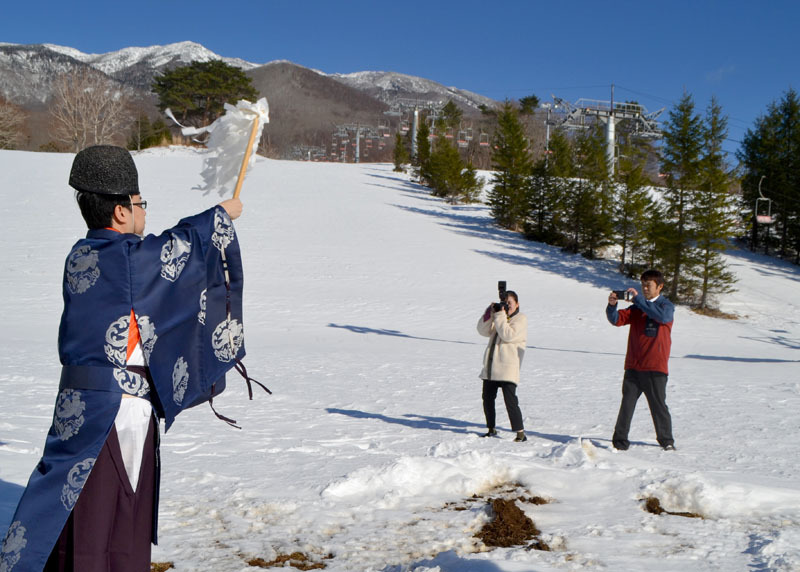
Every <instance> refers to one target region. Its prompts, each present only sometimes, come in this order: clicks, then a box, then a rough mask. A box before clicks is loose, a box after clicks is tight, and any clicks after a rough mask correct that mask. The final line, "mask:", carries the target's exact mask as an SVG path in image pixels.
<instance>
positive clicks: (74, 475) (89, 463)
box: [61, 457, 95, 510]
mask: <svg viewBox="0 0 800 572" xmlns="http://www.w3.org/2000/svg"><path fill="white" fill-rule="evenodd" d="M94 462H95V459H94V458H92V457H89V458H88V459H84V460H83V461H78V462H77V463H75V464H74V465H73V466H72V468H71V469H70V470H69V474H68V475H67V482H66V484H65V485H64V486H63V488H62V489H61V504H63V505H64V508H65V509H67V510H72V509H73V508H74V507H75V503H76V502H78V496H79V495H80V494H81V490H83V485H85V484H86V479H88V478H89V473H91V472H92V467H94Z"/></svg>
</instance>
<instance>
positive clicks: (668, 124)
mask: <svg viewBox="0 0 800 572" xmlns="http://www.w3.org/2000/svg"><path fill="white" fill-rule="evenodd" d="M535 105H538V99H537V98H535V96H529V97H527V98H523V99H521V100H520V101H519V102H516V103H514V102H510V101H506V102H505V103H504V104H503V105H502V106H501V107H499V108H498V109H495V110H484V115H486V116H488V117H491V118H492V119H493V120H494V123H495V124H494V128H493V135H492V140H491V145H490V149H491V163H490V168H491V170H492V176H491V179H490V181H488V182H489V185H488V190H487V193H486V197H485V200H486V202H487V204H488V205H489V208H490V212H491V214H492V217H493V218H494V220H495V222H496V223H497V224H498V225H499V226H501V227H503V228H507V229H510V230H513V231H516V232H520V233H523V234H524V236H525V237H526V238H528V239H529V240H535V241H539V242H544V243H547V244H551V245H556V246H559V247H561V248H563V249H564V250H565V251H568V252H572V253H576V254H581V255H583V256H586V257H588V258H595V257H599V256H602V257H609V256H615V257H617V259H618V260H619V269H620V272H622V273H624V274H625V275H627V276H629V277H631V278H634V279H635V278H637V277H638V276H639V275H640V274H641V272H642V271H644V270H645V269H647V268H658V269H660V270H661V271H662V272H663V273H664V275H665V277H666V279H667V285H666V288H665V294H666V295H668V296H669V297H670V298H671V299H672V300H673V301H674V302H677V303H682V304H687V305H690V306H692V307H694V308H695V309H697V310H698V311H703V312H712V313H713V312H714V310H715V305H716V303H717V302H718V300H719V296H720V295H723V294H725V293H728V292H731V291H732V290H733V289H734V288H735V281H736V279H735V276H734V274H733V273H732V272H731V271H730V270H729V269H728V267H727V264H726V262H725V258H724V256H723V253H724V252H725V250H727V249H728V248H729V247H730V246H731V241H732V240H735V239H742V240H744V241H745V242H746V244H747V245H748V246H749V247H750V248H751V249H753V250H763V251H764V252H767V253H771V254H775V255H779V256H781V257H782V258H785V259H789V260H792V261H793V262H794V263H795V264H800V98H798V95H797V92H796V91H794V90H793V89H790V90H788V91H787V92H786V93H785V94H784V96H783V97H782V98H781V100H779V101H776V102H775V103H773V104H772V105H770V106H769V108H768V109H767V112H766V113H765V114H764V115H762V116H760V117H759V118H758V120H757V121H756V123H755V125H754V126H753V127H752V128H751V129H749V130H748V131H747V132H746V134H745V136H744V140H743V141H742V145H741V148H740V150H739V151H738V153H737V158H738V160H739V165H738V166H732V165H731V164H730V163H729V161H728V160H727V159H726V154H725V151H724V150H723V144H724V142H725V140H726V139H727V137H728V119H727V117H726V116H725V114H724V113H723V110H722V107H721V106H720V105H719V103H718V101H717V100H716V99H715V98H712V99H711V101H710V102H708V104H707V106H706V107H705V109H702V110H698V109H697V107H696V104H695V101H694V99H693V98H692V96H691V94H688V93H685V94H684V95H683V97H682V98H681V99H680V100H679V101H678V102H677V103H676V104H675V105H674V106H673V108H672V109H671V110H670V111H669V113H668V117H667V119H666V120H665V121H664V124H663V127H662V139H661V140H660V141H659V142H658V144H657V145H656V144H654V143H653V142H652V140H648V139H641V138H638V137H637V136H636V133H635V132H632V130H630V129H627V128H626V125H625V123H624V122H622V123H621V124H620V126H619V127H618V129H617V134H618V141H617V153H616V157H615V162H614V163H615V164H614V165H613V167H612V166H611V165H609V164H608V161H609V158H608V157H607V155H606V153H607V151H606V146H605V138H604V133H603V129H602V126H601V125H595V126H591V125H590V126H588V127H587V128H586V129H584V130H582V131H578V132H568V131H565V130H560V129H556V130H555V131H554V132H553V133H551V134H550V137H549V139H548V140H547V143H546V147H545V148H544V150H543V151H542V150H539V151H536V150H535V146H534V145H533V144H532V143H531V139H530V131H529V129H528V128H529V126H530V123H529V120H530V118H531V117H533V116H534V111H533V109H532V108H533V107H535ZM460 120H461V115H460V112H459V110H458V109H457V108H456V107H455V106H454V105H452V104H448V106H446V108H445V110H443V113H442V114H441V115H440V116H439V117H438V118H437V120H436V121H435V122H431V123H432V125H429V122H428V121H426V120H424V118H423V120H422V121H421V122H420V127H419V129H418V131H417V137H416V141H415V142H416V156H414V157H412V156H411V152H410V150H411V147H412V145H411V143H412V142H411V140H410V137H405V138H403V137H401V136H400V135H398V136H397V141H396V150H395V168H396V169H398V170H401V169H403V165H404V164H405V163H408V162H411V163H412V164H413V165H414V172H415V174H416V176H417V178H418V180H419V181H420V182H421V183H422V184H424V185H427V186H429V187H430V188H431V189H432V193H433V194H434V195H436V196H441V197H444V198H446V199H447V200H449V201H451V202H472V201H475V200H478V199H479V196H480V190H481V189H482V187H483V181H482V180H480V179H479V178H478V177H477V176H476V174H475V173H476V171H475V168H474V167H473V166H472V164H471V163H469V162H468V161H465V160H464V159H462V157H461V154H460V153H459V150H458V149H457V148H456V146H455V145H454V144H453V142H452V141H451V140H448V138H447V137H445V133H447V130H448V129H451V130H452V129H453V128H454V127H456V126H458V124H459V121H460ZM656 156H657V157H658V158H659V161H658V169H659V172H658V174H657V176H656V174H655V173H654V172H653V169H652V165H651V164H652V162H653V157H656ZM656 180H657V181H658V182H654V181H656Z"/></svg>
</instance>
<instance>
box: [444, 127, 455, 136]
mask: <svg viewBox="0 0 800 572" xmlns="http://www.w3.org/2000/svg"><path fill="white" fill-rule="evenodd" d="M444 136H445V137H447V138H448V139H452V138H453V128H452V127H448V128H447V129H445V132H444Z"/></svg>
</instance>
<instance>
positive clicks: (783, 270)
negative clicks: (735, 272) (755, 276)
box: [725, 248, 800, 282]
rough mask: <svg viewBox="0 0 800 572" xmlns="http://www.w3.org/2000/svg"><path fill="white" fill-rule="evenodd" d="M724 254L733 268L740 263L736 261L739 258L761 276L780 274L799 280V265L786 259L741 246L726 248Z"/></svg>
mask: <svg viewBox="0 0 800 572" xmlns="http://www.w3.org/2000/svg"><path fill="white" fill-rule="evenodd" d="M725 254H726V255H727V256H728V257H729V258H730V262H731V266H732V267H734V268H735V267H736V266H738V265H740V264H741V263H740V262H739V261H738V260H739V259H741V260H743V261H746V262H747V263H749V264H750V266H751V268H753V269H754V270H755V271H756V272H758V273H759V274H761V275H762V276H782V277H783V278H787V279H789V280H794V281H796V282H800V266H797V265H795V264H793V263H792V262H790V261H788V260H781V259H780V258H775V257H774V256H768V255H766V254H760V253H758V252H750V251H749V250H745V249H742V248H731V249H728V250H726V251H725Z"/></svg>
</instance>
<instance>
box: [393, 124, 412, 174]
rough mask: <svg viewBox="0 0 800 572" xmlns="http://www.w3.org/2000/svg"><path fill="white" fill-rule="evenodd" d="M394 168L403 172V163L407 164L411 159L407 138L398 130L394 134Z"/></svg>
mask: <svg viewBox="0 0 800 572" xmlns="http://www.w3.org/2000/svg"><path fill="white" fill-rule="evenodd" d="M393 158H394V170H395V171H398V172H401V171H403V170H404V168H403V165H407V164H408V163H409V161H410V160H411V155H410V153H409V152H408V149H406V140H405V138H404V137H403V136H402V135H401V134H400V132H398V133H397V134H395V136H394V153H393Z"/></svg>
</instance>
